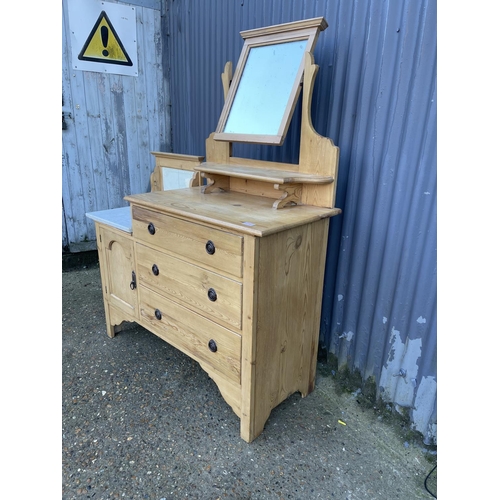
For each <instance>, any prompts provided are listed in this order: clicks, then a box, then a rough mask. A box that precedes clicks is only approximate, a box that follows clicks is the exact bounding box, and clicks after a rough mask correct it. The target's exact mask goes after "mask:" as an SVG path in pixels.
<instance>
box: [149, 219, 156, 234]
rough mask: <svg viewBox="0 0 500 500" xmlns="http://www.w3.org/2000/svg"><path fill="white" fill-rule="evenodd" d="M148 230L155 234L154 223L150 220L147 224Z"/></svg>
mask: <svg viewBox="0 0 500 500" xmlns="http://www.w3.org/2000/svg"><path fill="white" fill-rule="evenodd" d="M148 231H149V234H155V233H156V228H155V225H154V224H153V223H152V222H150V223H149V224H148Z"/></svg>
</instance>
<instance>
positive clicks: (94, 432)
mask: <svg viewBox="0 0 500 500" xmlns="http://www.w3.org/2000/svg"><path fill="white" fill-rule="evenodd" d="M62 312H63V317H62V349H63V352H62V382H63V387H62V433H63V434H62V499H63V500H72V499H87V498H90V499H94V500H101V499H103V500H104V499H105V500H107V499H114V498H120V499H122V498H123V499H127V500H136V499H137V500H139V499H140V500H165V499H177V498H179V499H181V498H188V499H203V500H217V499H226V498H227V499H257V500H258V499H276V500H279V499H307V500H308V499H341V500H347V499H348V500H357V499H378V498H383V499H385V500H390V499H404V500H412V499H431V498H433V495H436V484H437V469H436V470H433V469H434V466H435V464H436V453H435V451H432V450H429V449H427V448H426V447H424V446H423V444H422V443H421V441H420V439H419V437H418V436H415V434H412V433H411V432H410V431H409V429H408V427H407V425H405V424H404V423H403V421H401V420H399V419H397V418H395V417H394V415H393V414H392V413H391V412H388V411H386V409H384V408H377V407H374V406H373V405H367V404H365V403H364V402H363V400H362V394H361V393H360V391H359V390H358V391H351V392H346V391H345V390H342V388H341V387H340V382H339V380H337V378H336V376H335V375H332V372H331V369H330V368H329V367H328V366H326V365H325V364H324V363H319V364H318V373H317V379H316V389H315V390H314V392H313V393H311V394H310V395H309V396H307V397H306V398H304V399H302V398H301V397H300V395H299V394H298V393H297V394H294V395H292V396H291V397H290V398H289V399H288V400H286V401H285V402H283V403H282V404H281V405H280V406H278V407H277V408H276V409H274V410H273V412H272V413H271V417H270V418H269V420H268V422H267V424H266V427H265V429H264V432H263V434H261V436H259V437H258V438H257V439H256V440H255V441H254V442H252V443H251V444H248V443H246V442H244V441H243V440H242V439H241V438H240V432H239V419H238V417H237V416H236V415H235V414H234V413H233V411H232V410H231V408H230V407H229V406H228V405H227V404H226V403H225V401H224V400H223V399H222V396H220V394H219V392H218V389H217V386H216V385H215V383H213V382H212V380H211V379H210V378H209V377H208V375H207V374H206V372H204V371H203V370H202V369H201V368H200V367H199V365H198V364H197V363H196V362H194V361H192V360H191V359H190V358H189V357H187V356H186V355H184V354H183V353H181V352H180V351H178V350H176V349H175V348H173V347H171V346H170V345H168V344H167V343H166V342H164V341H163V340H161V339H160V338H158V337H156V336H155V335H153V334H152V333H150V332H148V331H147V330H145V329H143V328H141V327H139V326H137V325H135V324H131V325H128V327H127V328H126V329H125V330H124V331H123V332H121V333H119V334H118V335H117V336H116V337H115V338H114V339H110V338H108V337H107V335H106V327H105V319H104V309H103V303H102V290H101V281H100V275H99V268H98V266H97V265H95V264H87V263H85V264H81V265H79V267H77V268H74V269H71V270H69V271H66V272H65V271H63V275H62ZM429 474H430V475H429Z"/></svg>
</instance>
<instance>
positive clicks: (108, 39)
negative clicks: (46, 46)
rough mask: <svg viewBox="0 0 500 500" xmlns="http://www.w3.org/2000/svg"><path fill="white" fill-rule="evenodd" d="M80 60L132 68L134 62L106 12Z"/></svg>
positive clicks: (79, 57)
mask: <svg viewBox="0 0 500 500" xmlns="http://www.w3.org/2000/svg"><path fill="white" fill-rule="evenodd" d="M78 59H80V60H81V61H96V62H101V61H106V62H107V63H110V64H124V65H125V66H132V61H131V60H130V57H129V56H128V54H127V51H126V50H125V48H124V47H123V44H122V42H121V41H120V38H119V36H118V35H117V34H116V31H115V29H114V28H113V25H112V24H111V21H110V20H109V18H108V16H107V15H106V12H104V11H102V12H101V14H100V15H99V18H98V19H97V21H96V23H95V25H94V27H93V28H92V31H91V32H90V35H89V37H88V38H87V41H86V42H85V45H84V46H83V48H82V50H81V51H80V53H79V54H78Z"/></svg>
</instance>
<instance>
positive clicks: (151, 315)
mask: <svg viewBox="0 0 500 500" xmlns="http://www.w3.org/2000/svg"><path fill="white" fill-rule="evenodd" d="M139 292H140V298H141V299H140V307H139V308H140V313H139V315H140V320H141V323H142V324H144V325H145V326H146V327H147V328H149V329H151V331H152V332H153V333H155V334H156V335H158V336H159V337H161V338H162V339H164V340H165V341H167V342H168V343H169V344H172V345H173V346H174V347H176V348H177V349H179V350H181V351H182V352H184V353H185V354H187V355H188V356H190V357H192V358H193V359H195V360H196V361H199V362H203V364H204V365H208V366H210V367H211V368H213V369H214V370H216V371H217V372H218V373H219V374H222V375H223V376H225V377H227V378H228V379H230V380H232V381H234V382H236V383H238V384H239V383H240V364H241V337H240V335H238V334H236V333H234V332H232V331H230V330H228V329H227V328H224V327H222V326H220V325H217V324H216V323H213V322H212V321H209V320H207V319H206V318H204V317H203V316H200V315H199V314H196V313H194V312H192V311H190V310H189V309H186V308H185V307H182V306H181V305H179V304H176V303H175V302H172V301H171V300H168V299H166V298H165V297H162V296H161V295H159V294H157V293H156V292H153V291H152V290H150V289H149V288H146V287H143V286H139Z"/></svg>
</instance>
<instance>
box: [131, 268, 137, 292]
mask: <svg viewBox="0 0 500 500" xmlns="http://www.w3.org/2000/svg"><path fill="white" fill-rule="evenodd" d="M136 288H137V281H136V279H135V271H132V281H131V282H130V289H131V290H135V289H136Z"/></svg>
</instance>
